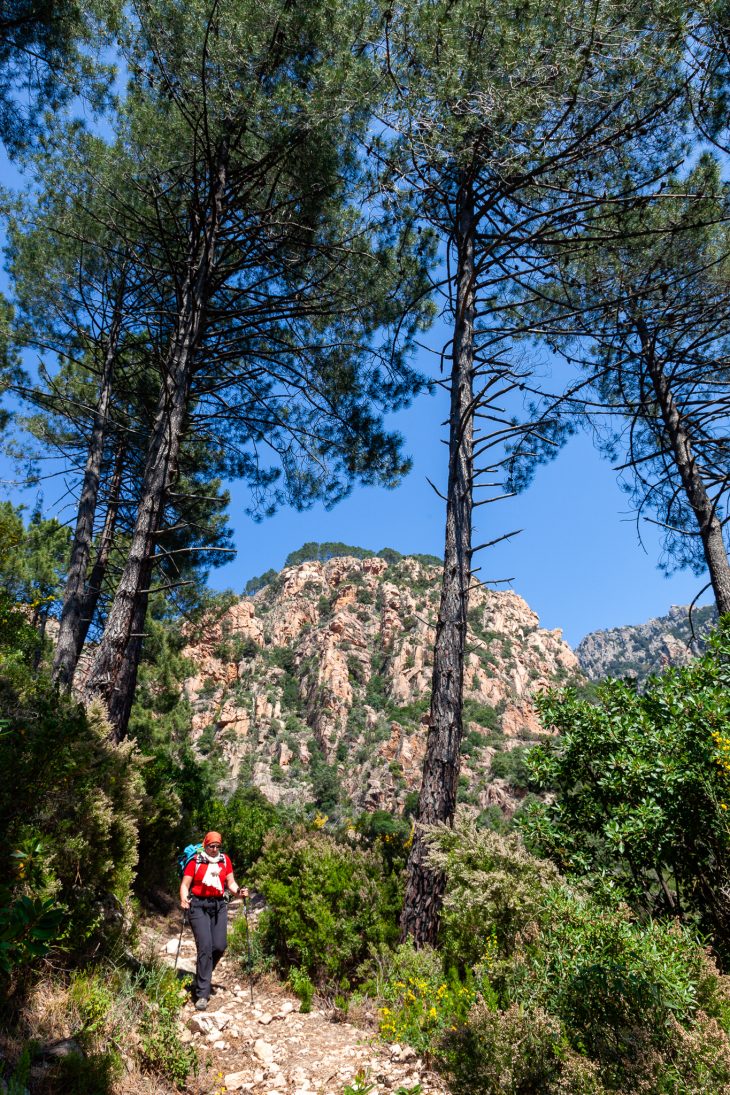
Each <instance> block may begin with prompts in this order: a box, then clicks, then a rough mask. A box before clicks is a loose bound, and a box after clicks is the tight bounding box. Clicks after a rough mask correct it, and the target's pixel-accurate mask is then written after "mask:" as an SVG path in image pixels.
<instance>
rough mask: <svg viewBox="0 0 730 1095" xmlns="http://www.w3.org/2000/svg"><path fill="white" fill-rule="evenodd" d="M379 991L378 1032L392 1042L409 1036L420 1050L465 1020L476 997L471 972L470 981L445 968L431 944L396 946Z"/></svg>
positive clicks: (430, 1048)
mask: <svg viewBox="0 0 730 1095" xmlns="http://www.w3.org/2000/svg"><path fill="white" fill-rule="evenodd" d="M389 965H390V970H389V974H388V978H387V981H386V982H385V984H384V986H383V989H382V991H381V997H382V1000H383V1001H384V1003H383V1006H382V1007H381V1008H380V1013H379V1015H380V1033H381V1035H382V1036H383V1037H384V1038H385V1039H386V1041H389V1042H408V1044H409V1045H412V1046H413V1047H414V1048H415V1049H417V1050H418V1051H419V1052H421V1053H429V1052H432V1051H433V1049H434V1047H435V1046H436V1045H438V1043H439V1041H440V1039H441V1037H442V1035H444V1034H445V1033H446V1031H448V1030H453V1029H455V1028H456V1024H463V1022H464V1020H465V1019H466V1016H467V1013H468V1011H469V1008H470V1007H471V1005H472V1004H473V1003H474V1000H475V997H476V987H475V985H474V981H473V978H468V979H467V981H466V983H463V982H461V981H460V980H459V978H458V977H456V976H455V974H454V973H453V972H452V973H451V974H450V975H447V974H445V973H444V969H443V966H442V964H441V959H440V957H439V955H438V954H437V952H436V951H434V950H433V949H432V948H430V947H423V948H422V949H420V950H415V948H414V947H413V945H412V944H411V943H405V944H403V945H402V946H400V947H398V948H397V950H396V951H395V953H394V954H393V956H392V958H391V960H390V963H389Z"/></svg>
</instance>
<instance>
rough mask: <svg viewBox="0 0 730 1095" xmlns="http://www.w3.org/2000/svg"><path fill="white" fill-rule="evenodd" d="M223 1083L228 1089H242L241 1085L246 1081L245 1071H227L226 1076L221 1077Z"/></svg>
mask: <svg viewBox="0 0 730 1095" xmlns="http://www.w3.org/2000/svg"><path fill="white" fill-rule="evenodd" d="M223 1083H224V1084H225V1085H226V1088H227V1089H228V1090H229V1091H243V1085H244V1084H245V1083H246V1073H245V1072H229V1073H228V1075H227V1076H224V1077H223Z"/></svg>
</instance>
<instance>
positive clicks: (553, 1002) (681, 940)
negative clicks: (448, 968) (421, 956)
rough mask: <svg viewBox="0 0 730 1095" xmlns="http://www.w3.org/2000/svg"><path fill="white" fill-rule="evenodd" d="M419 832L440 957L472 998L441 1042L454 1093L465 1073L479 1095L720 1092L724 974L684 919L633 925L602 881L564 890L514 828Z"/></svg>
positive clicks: (726, 998)
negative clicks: (436, 909) (437, 893)
mask: <svg viewBox="0 0 730 1095" xmlns="http://www.w3.org/2000/svg"><path fill="white" fill-rule="evenodd" d="M428 839H429V843H430V845H431V851H430V862H431V865H432V866H434V867H436V868H438V869H439V870H443V871H445V872H446V874H447V890H446V895H445V900H444V912H443V919H442V941H443V952H444V954H445V955H446V956H447V958H448V960H449V961H450V962H461V964H462V967H464V968H465V969H467V970H469V969H470V970H471V971H472V972H473V975H474V978H475V983H476V986H477V988H478V989H481V990H482V995H483V997H484V1000H483V1002H482V1004H480V1005H478V1007H477V1009H476V1010H475V1011H474V1012H473V1013H472V1014H471V1015H470V1017H469V1018H468V1019H467V1022H466V1024H465V1025H464V1028H463V1029H462V1028H460V1027H459V1028H458V1029H457V1030H456V1031H454V1032H450V1034H453V1038H451V1037H449V1038H448V1039H447V1041H446V1043H445V1048H444V1053H445V1054H446V1059H447V1061H448V1067H449V1069H451V1071H452V1073H453V1084H454V1091H455V1092H461V1091H463V1092H466V1091H467V1090H470V1089H469V1088H468V1086H467V1084H468V1078H469V1076H470V1075H471V1074H473V1075H474V1076H475V1077H476V1079H475V1080H474V1084H475V1086H474V1087H473V1088H472V1089H471V1090H473V1091H474V1092H485V1093H487V1092H493V1091H494V1092H496V1091H499V1090H504V1091H525V1092H527V1091H533V1090H534V1091H553V1090H555V1091H566V1092H568V1091H570V1092H572V1091H575V1092H576V1095H583V1092H588V1091H596V1092H600V1091H602V1090H604V1089H605V1090H606V1091H615V1092H622V1093H632V1095H633V1093H635V1092H636V1093H637V1095H638V1092H641V1093H642V1095H669V1093H674V1095H680V1093H682V1095H685V1093H686V1095H689V1092H691V1091H694V1090H695V1089H696V1090H700V1091H702V1090H705V1091H708V1092H709V1091H713V1090H715V1091H718V1092H720V1091H726V1088H725V1087H723V1086H722V1085H723V1084H725V1083H726V1080H725V1076H726V1074H727V1069H728V1067H729V1066H730V1040H729V1039H728V1037H727V1033H726V1030H727V1028H728V1027H730V979H728V978H725V977H723V976H722V975H720V974H719V973H718V970H717V968H716V967H715V965H714V964H713V962H712V960H711V959H710V958H709V957H708V955H707V954H706V953H705V951H704V950H703V948H702V947H701V946H700V945H699V944H698V942H697V941H696V939H695V937H694V936H693V934H692V932H691V931H690V930H689V929H688V928H687V927H686V926H682V925H681V924H679V923H678V922H676V921H673V922H670V923H663V922H661V921H648V922H644V923H642V922H640V921H637V920H636V919H635V918H634V916H633V915H632V913H631V910H630V909H629V907H628V906H627V905H626V904H623V903H620V902H617V901H616V900H615V897H614V895H613V894H612V892H611V890H610V888H609V889H607V890H606V892H605V893H602V894H601V893H599V894H597V893H590V892H589V891H586V890H584V889H581V888H578V887H576V886H574V885H571V884H570V883H568V882H566V881H565V880H564V879H562V878H560V876H559V875H558V874H557V871H556V870H555V867H554V866H553V865H551V864H549V863H547V862H545V861H540V860H538V859H536V858H535V857H533V856H532V855H530V854H529V853H528V852H527V851H526V850H525V849H524V847H522V846H521V844H520V841H519V838H518V837H517V836H516V835H515V834H512V835H509V836H506V837H505V836H501V835H498V834H496V833H490V832H485V831H483V830H479V829H477V828H476V826H475V825H474V824H473V823H471V822H465V821H464V820H462V819H458V820H457V823H456V825H455V827H454V829H453V830H452V829H448V828H447V827H446V826H443V827H434V828H433V829H432V830H431V831H430V834H429V837H428ZM492 988H493V990H494V993H496V995H491V996H490V992H491V989H492ZM497 1003H498V1004H499V1008H497V1007H496V1004H497ZM487 1005H488V1006H487ZM500 1009H501V1010H500ZM493 1013H494V1014H493ZM530 1016H532V1017H533V1018H534V1017H535V1016H538V1017H540V1016H541V1017H542V1018H541V1019H540V1020H539V1021H537V1020H536V1022H535V1029H533V1025H532V1019H530V1018H529V1017H530ZM541 1024H542V1028H543V1034H545V1038H543V1040H542V1041H541V1042H540V1044H539V1045H535V1046H532V1047H531V1042H530V1039H531V1038H532V1037H533V1035H535V1036H536V1034H535V1031H536V1029H537V1027H540V1025H541ZM520 1030H523V1034H520ZM702 1030H705V1031H706V1032H707V1037H706V1038H704V1039H703V1037H702V1036H701V1033H700V1032H701V1031H702ZM545 1032H547V1033H545ZM541 1037H542V1036H541ZM510 1047H512V1048H510ZM530 1047H531V1048H530ZM436 1052H438V1047H436ZM523 1054H525V1055H526V1056H525V1058H524V1059H523ZM512 1058H513V1064H512V1065H511V1066H510V1068H511V1069H512V1071H510V1068H506V1066H505V1068H506V1071H503V1072H502V1073H500V1071H499V1069H500V1067H501V1066H499V1061H500V1060H501V1059H504V1060H505V1061H507V1060H509V1059H512ZM460 1062H461V1063H460ZM533 1067H535V1068H537V1072H536V1073H534V1074H533V1073H532V1072H531V1071H530V1069H532V1068H533ZM499 1075H503V1077H504V1079H503V1083H504V1087H503V1088H500V1087H499V1086H498V1083H499V1082H501V1081H498V1080H497V1079H495V1076H499ZM713 1083H715V1084H717V1085H719V1086H716V1087H715V1088H713V1087H712V1084H713ZM581 1084H583V1085H584V1086H583V1087H581ZM480 1085H481V1086H480ZM510 1085H511V1086H510ZM520 1085H522V1086H520ZM531 1085H532V1086H531ZM551 1085H553V1086H551ZM693 1085H694V1086H693ZM727 1091H730V1088H728V1089H727Z"/></svg>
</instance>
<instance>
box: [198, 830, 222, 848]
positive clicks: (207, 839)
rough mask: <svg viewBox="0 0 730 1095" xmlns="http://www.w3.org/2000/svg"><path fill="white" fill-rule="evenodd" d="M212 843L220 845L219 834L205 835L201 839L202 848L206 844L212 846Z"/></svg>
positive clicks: (220, 838)
mask: <svg viewBox="0 0 730 1095" xmlns="http://www.w3.org/2000/svg"><path fill="white" fill-rule="evenodd" d="M214 841H217V842H218V843H219V844H222V843H223V837H222V836H221V834H220V833H206V834H205V836H204V837H203V847H205V846H206V844H212V843H213V842H214Z"/></svg>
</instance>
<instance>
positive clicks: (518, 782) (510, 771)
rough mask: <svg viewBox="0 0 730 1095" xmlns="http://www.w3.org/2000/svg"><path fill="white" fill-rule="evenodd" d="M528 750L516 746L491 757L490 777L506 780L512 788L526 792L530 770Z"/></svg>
mask: <svg viewBox="0 0 730 1095" xmlns="http://www.w3.org/2000/svg"><path fill="white" fill-rule="evenodd" d="M529 752H530V750H529V748H525V747H521V746H517V748H516V749H505V750H504V751H503V752H501V753H495V754H494V756H493V757H492V775H493V776H496V777H497V778H498V779H506V780H507V782H508V783H510V784H512V786H513V787H517V788H518V789H519V790H523V791H526V790H527V788H528V787H529V786H530V783H531V776H532V773H531V769H530V767H529V763H528V760H527V757H528V754H529Z"/></svg>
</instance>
